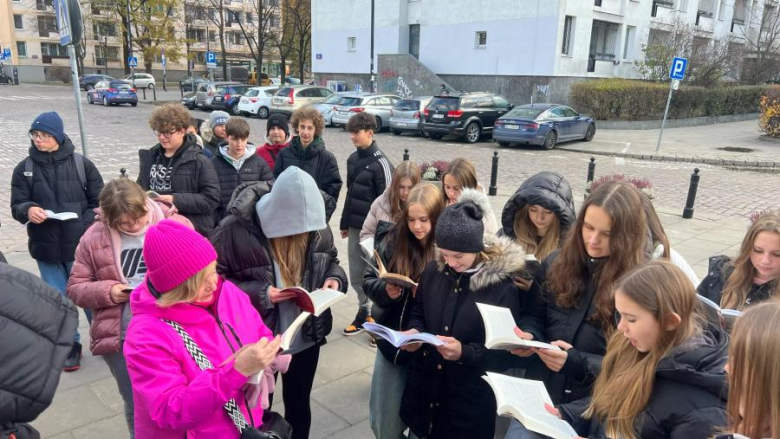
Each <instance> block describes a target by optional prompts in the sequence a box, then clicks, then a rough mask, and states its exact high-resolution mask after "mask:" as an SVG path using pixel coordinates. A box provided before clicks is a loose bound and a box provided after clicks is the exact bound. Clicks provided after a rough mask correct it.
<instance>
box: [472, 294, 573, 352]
mask: <svg viewBox="0 0 780 439" xmlns="http://www.w3.org/2000/svg"><path fill="white" fill-rule="evenodd" d="M477 309H478V310H479V313H480V314H482V321H483V323H484V324H485V347H487V348H488V349H505V350H510V349H517V348H519V347H529V348H532V347H533V348H540V349H554V350H559V349H560V348H559V347H557V346H554V345H551V344H549V343H543V342H540V341H534V340H523V339H522V338H520V337H518V336H517V334H515V326H517V324H516V323H515V318H514V317H513V316H512V312H511V311H510V310H509V308H503V307H500V306H494V305H488V304H486V303H477Z"/></svg>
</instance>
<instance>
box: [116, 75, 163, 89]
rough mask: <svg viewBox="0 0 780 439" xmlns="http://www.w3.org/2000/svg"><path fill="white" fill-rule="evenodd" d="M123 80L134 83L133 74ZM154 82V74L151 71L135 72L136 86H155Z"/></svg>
mask: <svg viewBox="0 0 780 439" xmlns="http://www.w3.org/2000/svg"><path fill="white" fill-rule="evenodd" d="M122 80H123V81H127V82H129V83H131V84H133V75H132V74H130V75H127V76H125V77H124V78H122ZM154 84H155V82H154V76H152V75H150V74H149V73H136V74H135V88H154Z"/></svg>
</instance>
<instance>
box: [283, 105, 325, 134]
mask: <svg viewBox="0 0 780 439" xmlns="http://www.w3.org/2000/svg"><path fill="white" fill-rule="evenodd" d="M304 120H310V121H311V122H312V123H313V124H314V136H315V137H320V136H321V135H322V132H323V131H324V130H325V119H323V118H322V115H321V114H320V112H319V111H317V109H316V108H314V107H303V108H300V109H298V110H295V112H294V113H293V114H292V118H290V125H292V129H293V131H295V133H296V134H297V133H298V125H299V124H300V123H301V122H303V121H304Z"/></svg>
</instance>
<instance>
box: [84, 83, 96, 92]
mask: <svg viewBox="0 0 780 439" xmlns="http://www.w3.org/2000/svg"><path fill="white" fill-rule="evenodd" d="M94 89H95V86H94V85H92V84H87V85H86V87H84V90H86V91H90V90H94Z"/></svg>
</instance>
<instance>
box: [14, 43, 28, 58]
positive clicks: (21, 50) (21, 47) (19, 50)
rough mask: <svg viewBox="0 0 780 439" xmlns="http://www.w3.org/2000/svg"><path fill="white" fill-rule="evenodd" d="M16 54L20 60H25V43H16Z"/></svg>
mask: <svg viewBox="0 0 780 439" xmlns="http://www.w3.org/2000/svg"><path fill="white" fill-rule="evenodd" d="M16 54H17V55H18V56H19V57H20V58H27V42H25V41H17V42H16Z"/></svg>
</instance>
